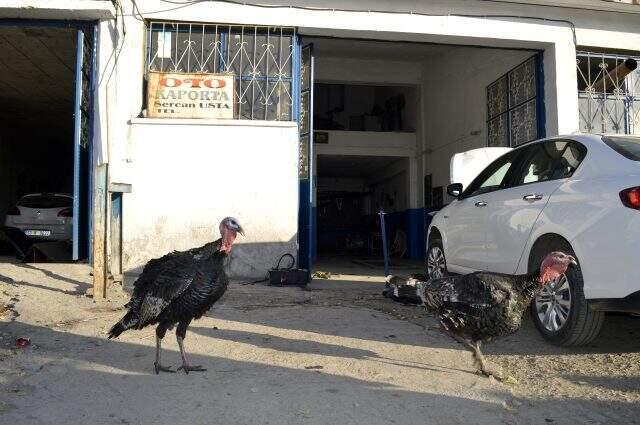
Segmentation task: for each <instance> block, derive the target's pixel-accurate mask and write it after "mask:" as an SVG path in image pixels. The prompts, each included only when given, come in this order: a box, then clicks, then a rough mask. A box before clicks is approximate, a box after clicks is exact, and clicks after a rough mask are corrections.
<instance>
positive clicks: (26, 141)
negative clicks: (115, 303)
mask: <svg viewBox="0 0 640 425" xmlns="http://www.w3.org/2000/svg"><path fill="white" fill-rule="evenodd" d="M78 34H79V31H78V30H76V29H73V28H62V27H56V26H54V25H52V26H3V25H0V46H1V48H0V90H1V92H2V94H1V95H0V108H1V109H2V111H3V113H2V115H1V116H0V223H1V224H2V226H3V228H2V232H0V241H1V242H0V249H1V250H2V252H1V253H0V255H2V256H3V257H0V258H3V259H4V260H5V261H15V259H16V258H18V259H21V260H25V261H53V262H66V261H71V260H73V259H83V258H85V257H86V252H87V249H86V247H87V232H86V226H87V223H88V218H87V215H88V210H89V209H88V201H87V188H88V187H89V185H88V167H87V161H88V145H89V143H88V142H89V131H88V129H89V122H88V113H87V112H88V109H87V107H88V104H89V101H88V99H90V92H89V87H90V85H89V84H87V83H86V80H88V76H87V75H84V74H88V73H87V72H86V71H87V69H88V66H87V63H90V62H91V55H90V54H89V55H88V56H85V57H84V59H85V60H84V65H85V66H84V71H85V72H82V70H83V67H82V61H79V58H82V55H79V54H78V46H81V47H82V49H80V50H87V48H86V47H87V46H85V42H86V43H87V44H90V42H91V39H88V38H87V39H85V38H84V37H79V35H78ZM83 40H84V42H83ZM80 43H82V44H80ZM79 65H80V68H79ZM78 69H80V70H81V73H82V74H81V75H82V76H83V78H81V79H80V84H78V79H77V78H76V76H77V75H78V74H79V73H78ZM83 80H85V83H84V84H82V82H83ZM78 89H80V91H78ZM77 94H78V95H79V96H77ZM82 105H84V108H82V109H81V108H79V107H82ZM76 110H78V111H79V113H76ZM76 117H77V119H78V120H80V121H78V120H76ZM76 144H79V145H78V146H76ZM78 213H79V214H78ZM74 242H75V246H74Z"/></svg>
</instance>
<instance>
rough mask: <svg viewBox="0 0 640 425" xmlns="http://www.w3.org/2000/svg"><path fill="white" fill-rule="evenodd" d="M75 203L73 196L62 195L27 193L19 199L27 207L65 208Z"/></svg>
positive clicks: (20, 205) (20, 203) (19, 203)
mask: <svg viewBox="0 0 640 425" xmlns="http://www.w3.org/2000/svg"><path fill="white" fill-rule="evenodd" d="M72 205H73V198H71V197H68V196H60V195H27V196H24V197H23V198H22V199H20V200H19V201H18V206H19V207H25V208H43V209H44V208H65V207H71V206H72Z"/></svg>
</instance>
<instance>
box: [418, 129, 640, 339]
mask: <svg viewBox="0 0 640 425" xmlns="http://www.w3.org/2000/svg"><path fill="white" fill-rule="evenodd" d="M447 193H449V195H451V196H452V197H454V198H455V199H454V201H453V202H452V203H450V204H449V205H447V206H446V207H445V208H443V209H442V210H440V211H439V212H438V213H437V214H436V215H435V216H434V218H433V220H432V222H431V224H430V226H429V232H428V237H427V273H428V275H429V276H430V277H433V278H435V277H439V276H442V275H443V274H446V273H448V272H452V273H469V272H472V271H478V270H483V271H491V272H498V273H506V274H525V273H529V272H533V271H535V270H537V269H538V267H539V266H540V262H541V259H542V258H543V257H544V255H545V254H546V253H548V252H550V251H553V250H562V251H565V252H568V253H571V254H572V255H574V256H575V257H576V258H577V260H578V263H579V267H577V268H574V269H573V270H570V271H569V272H567V274H566V276H563V277H562V278H561V279H559V280H558V281H556V282H554V283H552V284H549V285H547V286H546V287H545V288H544V290H543V291H542V293H541V294H540V295H538V296H537V297H536V299H535V300H534V301H533V302H532V303H531V315H532V317H533V320H534V322H535V324H536V326H537V327H538V329H539V330H540V332H541V333H542V334H543V335H544V336H545V337H546V338H547V339H548V340H550V341H551V342H553V343H556V344H560V345H581V344H586V343H588V342H589V341H591V340H593V339H594V338H595V337H596V336H597V335H598V332H599V331H600V328H601V327H602V322H603V320H604V312H607V311H618V312H629V313H640V279H639V278H638V274H637V266H638V261H639V260H640V137H631V136H619V135H611V136H607V135H604V136H599V135H570V136H564V137H554V138H550V139H544V140H539V141H535V142H530V143H527V144H524V145H522V146H519V147H517V148H515V149H513V150H511V151H509V152H507V153H505V154H503V155H502V156H500V157H499V158H498V159H496V160H495V161H493V162H492V163H491V164H490V165H489V166H487V167H486V168H485V169H484V170H483V171H482V172H480V174H479V175H478V176H477V177H476V178H475V179H473V181H472V182H471V183H470V184H469V186H468V187H466V188H463V187H462V185H461V184H457V183H454V184H451V185H449V186H448V187H447Z"/></svg>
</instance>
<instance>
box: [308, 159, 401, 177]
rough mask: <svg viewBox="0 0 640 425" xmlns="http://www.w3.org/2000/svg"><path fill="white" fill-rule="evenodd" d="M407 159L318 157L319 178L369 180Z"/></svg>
mask: <svg viewBox="0 0 640 425" xmlns="http://www.w3.org/2000/svg"><path fill="white" fill-rule="evenodd" d="M397 161H406V158H398V157H397V156H360V155H318V176H319V177H362V178H369V177H373V176H375V175H376V174H379V173H380V172H382V171H383V170H384V169H385V168H387V167H389V166H390V165H391V164H393V163H394V162H397Z"/></svg>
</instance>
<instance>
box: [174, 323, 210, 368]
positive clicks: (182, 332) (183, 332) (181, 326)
mask: <svg viewBox="0 0 640 425" xmlns="http://www.w3.org/2000/svg"><path fill="white" fill-rule="evenodd" d="M190 322H191V320H189V321H188V322H180V323H178V327H177V328H176V339H177V340H178V346H179V347H180V357H182V366H180V367H179V368H178V370H180V369H182V370H184V373H186V374H188V373H189V372H191V371H193V372H205V371H206V370H207V369H205V368H203V367H202V366H191V365H189V362H187V355H186V353H185V351H184V337H185V336H187V327H188V326H189V323H190Z"/></svg>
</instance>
